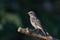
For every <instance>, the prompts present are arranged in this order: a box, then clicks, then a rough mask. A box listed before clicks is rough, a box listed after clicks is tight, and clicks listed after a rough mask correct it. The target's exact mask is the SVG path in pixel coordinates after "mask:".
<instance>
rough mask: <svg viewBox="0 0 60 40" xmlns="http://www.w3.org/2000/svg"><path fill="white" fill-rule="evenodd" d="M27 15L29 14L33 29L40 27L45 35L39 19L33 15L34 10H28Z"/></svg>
mask: <svg viewBox="0 0 60 40" xmlns="http://www.w3.org/2000/svg"><path fill="white" fill-rule="evenodd" d="M28 15H29V16H30V22H31V24H32V26H33V27H34V28H35V29H40V30H41V31H42V32H43V33H44V35H46V34H45V32H44V30H43V28H42V26H41V23H40V21H39V19H38V18H37V17H36V16H35V12H34V11H30V12H28Z"/></svg>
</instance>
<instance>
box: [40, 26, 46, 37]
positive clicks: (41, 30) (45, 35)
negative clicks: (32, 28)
mask: <svg viewBox="0 0 60 40" xmlns="http://www.w3.org/2000/svg"><path fill="white" fill-rule="evenodd" d="M39 29H40V30H41V31H42V32H43V34H44V35H45V36H46V33H45V31H44V30H43V28H41V27H40V28H39Z"/></svg>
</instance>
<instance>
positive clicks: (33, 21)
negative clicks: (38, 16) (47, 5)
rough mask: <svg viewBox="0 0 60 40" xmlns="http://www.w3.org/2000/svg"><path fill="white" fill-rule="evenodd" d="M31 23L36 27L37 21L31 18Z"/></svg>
mask: <svg viewBox="0 0 60 40" xmlns="http://www.w3.org/2000/svg"><path fill="white" fill-rule="evenodd" d="M30 22H31V24H32V25H33V26H36V25H35V24H36V23H35V22H36V20H35V19H33V18H30Z"/></svg>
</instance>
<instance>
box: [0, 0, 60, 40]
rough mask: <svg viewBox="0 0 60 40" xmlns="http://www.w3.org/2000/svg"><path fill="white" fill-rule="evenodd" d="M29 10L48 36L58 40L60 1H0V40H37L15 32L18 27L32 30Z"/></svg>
mask: <svg viewBox="0 0 60 40" xmlns="http://www.w3.org/2000/svg"><path fill="white" fill-rule="evenodd" d="M31 10H33V11H35V12H36V15H37V17H38V18H39V20H40V21H41V23H42V26H43V28H44V29H45V30H46V31H48V32H49V33H50V35H52V36H53V37H56V38H60V32H59V31H60V0H0V40H37V39H33V38H31V37H29V36H26V35H24V34H21V33H18V32H17V29H18V27H24V28H26V27H29V28H31V29H32V27H31V24H30V21H29V16H28V15H27V13H28V12H29V11H31Z"/></svg>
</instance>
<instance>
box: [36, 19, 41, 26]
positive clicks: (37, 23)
mask: <svg viewBox="0 0 60 40" xmlns="http://www.w3.org/2000/svg"><path fill="white" fill-rule="evenodd" d="M35 21H36V25H37V26H40V27H41V23H40V21H39V19H36V20H35Z"/></svg>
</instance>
